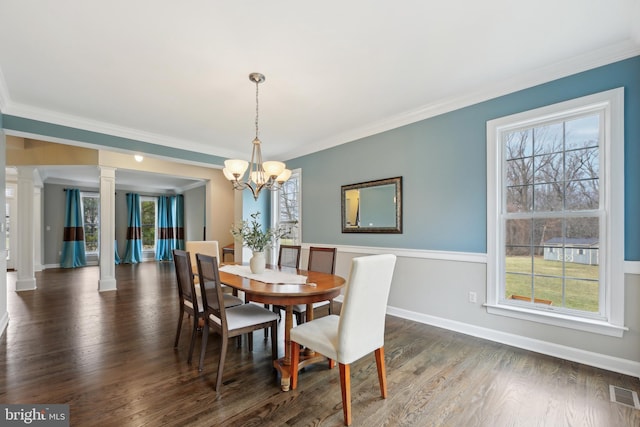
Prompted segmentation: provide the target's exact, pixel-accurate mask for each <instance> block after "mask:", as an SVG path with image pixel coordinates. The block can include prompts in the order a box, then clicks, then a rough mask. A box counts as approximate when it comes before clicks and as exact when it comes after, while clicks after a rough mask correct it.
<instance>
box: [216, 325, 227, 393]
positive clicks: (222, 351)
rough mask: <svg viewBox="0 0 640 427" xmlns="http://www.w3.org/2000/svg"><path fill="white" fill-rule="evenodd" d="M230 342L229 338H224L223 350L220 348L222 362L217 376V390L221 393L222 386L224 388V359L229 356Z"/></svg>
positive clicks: (220, 361) (219, 364)
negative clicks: (228, 345)
mask: <svg viewBox="0 0 640 427" xmlns="http://www.w3.org/2000/svg"><path fill="white" fill-rule="evenodd" d="M228 342H229V337H227V336H224V335H223V336H222V348H220V360H219V361H218V375H217V376H216V388H215V390H216V391H217V392H219V391H220V386H222V371H223V369H224V359H225V357H226V355H227V344H228Z"/></svg>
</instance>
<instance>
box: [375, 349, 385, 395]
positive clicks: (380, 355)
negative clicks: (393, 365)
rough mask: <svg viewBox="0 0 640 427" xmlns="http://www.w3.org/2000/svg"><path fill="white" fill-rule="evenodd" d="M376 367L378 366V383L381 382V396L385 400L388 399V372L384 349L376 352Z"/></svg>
mask: <svg viewBox="0 0 640 427" xmlns="http://www.w3.org/2000/svg"><path fill="white" fill-rule="evenodd" d="M375 353H376V365H377V366H378V381H379V382H380V394H381V395H382V398H383V399H386V398H387V372H386V370H385V367H384V347H380V348H379V349H377V350H376V351H375Z"/></svg>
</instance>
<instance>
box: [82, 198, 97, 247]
mask: <svg viewBox="0 0 640 427" xmlns="http://www.w3.org/2000/svg"><path fill="white" fill-rule="evenodd" d="M80 197H81V198H82V215H83V221H84V223H83V225H84V250H85V252H86V253H87V254H98V253H99V251H100V194H98V193H88V192H81V193H80Z"/></svg>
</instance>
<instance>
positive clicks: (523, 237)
mask: <svg viewBox="0 0 640 427" xmlns="http://www.w3.org/2000/svg"><path fill="white" fill-rule="evenodd" d="M532 224H533V221H532V220H531V219H529V218H526V219H509V220H507V222H506V227H505V236H506V238H505V241H506V244H507V247H513V246H524V247H526V248H527V253H529V247H530V246H531V226H532ZM512 253H513V254H514V255H516V253H515V252H512Z"/></svg>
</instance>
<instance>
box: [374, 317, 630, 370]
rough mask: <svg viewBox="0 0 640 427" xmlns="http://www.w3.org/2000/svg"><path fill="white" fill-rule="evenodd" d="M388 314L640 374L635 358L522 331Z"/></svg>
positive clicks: (606, 367) (604, 367) (594, 364)
mask: <svg viewBox="0 0 640 427" xmlns="http://www.w3.org/2000/svg"><path fill="white" fill-rule="evenodd" d="M387 314H389V315H391V316H396V317H401V318H403V319H408V320H413V321H416V322H419V323H423V324H426V325H431V326H436V327H439V328H443V329H448V330H451V331H455V332H460V333H462V334H466V335H471V336H474V337H478V338H482V339H486V340H489V341H494V342H499V343H501V344H506V345H510V346H513V347H518V348H522V349H525V350H530V351H535V352H537V353H542V354H546V355H548V356H553V357H558V358H561V359H565V360H570V361H572V362H578V363H582V364H585V365H589V366H594V367H596V368H602V369H606V370H609V371H613V372H618V373H621V374H625V375H630V376H633V377H638V378H640V363H639V362H636V361H633V360H627V359H621V358H617V357H612V356H607V355H604V354H600V353H593V352H590V351H585V350H580V349H576V348H572V347H567V346H564V345H560V344H554V343H550V342H546V341H540V340H536V339H532V338H527V337H522V336H519V335H514V334H509V333H505V332H500V331H496V330H493V329H488V328H481V327H478V326H473V325H469V324H466V323H462V322H457V321H454V320H448V319H443V318H441V317H435V316H429V315H426V314H421V313H416V312H413V311H408V310H404V309H400V308H395V307H387Z"/></svg>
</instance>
